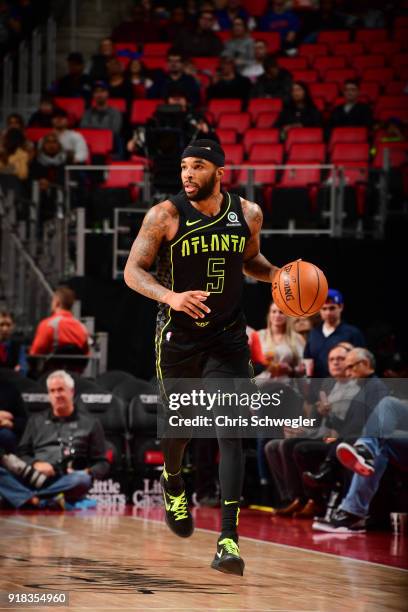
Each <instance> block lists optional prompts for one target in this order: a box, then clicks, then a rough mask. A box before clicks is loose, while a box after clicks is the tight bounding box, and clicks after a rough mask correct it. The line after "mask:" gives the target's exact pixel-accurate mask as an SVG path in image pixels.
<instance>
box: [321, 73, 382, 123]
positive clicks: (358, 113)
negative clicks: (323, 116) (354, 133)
mask: <svg viewBox="0 0 408 612" xmlns="http://www.w3.org/2000/svg"><path fill="white" fill-rule="evenodd" d="M343 96H344V100H345V102H344V104H340V105H339V106H336V108H335V109H334V110H333V112H332V114H331V116H330V119H329V127H330V128H335V127H349V126H350V127H352V126H361V127H367V128H371V126H372V124H373V115H372V112H371V108H370V106H369V105H368V104H366V103H365V102H359V101H358V99H359V97H360V87H359V83H358V81H355V80H353V79H349V80H347V81H346V82H345V83H344V88H343Z"/></svg>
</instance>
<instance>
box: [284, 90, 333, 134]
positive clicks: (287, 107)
mask: <svg viewBox="0 0 408 612" xmlns="http://www.w3.org/2000/svg"><path fill="white" fill-rule="evenodd" d="M321 125H322V116H321V114H320V112H319V111H318V109H317V108H316V106H315V104H314V102H313V100H312V97H311V95H310V92H309V88H308V86H307V85H306V83H303V82H302V81H296V82H294V83H292V92H291V97H290V99H289V101H288V102H286V103H285V104H284V106H283V109H282V111H281V112H280V114H279V117H278V119H277V121H276V123H275V127H277V128H280V129H281V130H282V137H283V138H284V139H285V138H286V137H287V135H288V131H289V130H290V129H292V128H295V127H318V126H321Z"/></svg>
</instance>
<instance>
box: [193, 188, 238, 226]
mask: <svg viewBox="0 0 408 612" xmlns="http://www.w3.org/2000/svg"><path fill="white" fill-rule="evenodd" d="M221 194H222V196H223V197H222V202H221V206H220V210H219V212H218V213H217V214H216V215H214V216H213V217H211V216H210V215H206V214H204V213H203V212H201V211H200V210H198V208H195V206H193V205H192V204H191V202H190V200H189V199H188V197H187V195H186V201H187V205H188V207H189V209H190V210H191V211H192V212H196V213H197V214H198V215H199V216H200V217H201V218H203V219H206V220H208V221H215V220H217V219H218V217H221V216H222V215H223V214H224V213H225V210H226V208H227V206H228V205H229V202H230V194H229V193H228V191H222V192H221Z"/></svg>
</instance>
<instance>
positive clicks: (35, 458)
mask: <svg viewBox="0 0 408 612" xmlns="http://www.w3.org/2000/svg"><path fill="white" fill-rule="evenodd" d="M47 388H48V397H49V401H50V404H51V409H50V410H49V411H42V412H39V413H36V414H33V415H32V416H31V417H30V418H29V420H28V423H27V426H26V429H25V431H24V434H23V437H22V439H21V442H20V445H19V456H20V458H21V459H22V460H23V461H26V462H27V463H29V464H31V465H32V466H33V468H35V469H36V470H37V471H39V472H41V473H42V474H45V476H47V480H46V481H45V483H44V485H43V486H42V487H41V488H40V489H35V488H34V487H32V486H30V485H27V484H22V483H21V482H20V480H17V478H15V477H14V476H13V475H12V474H11V473H10V472H8V471H7V470H6V469H4V468H0V495H1V496H2V497H3V498H4V499H5V500H7V502H8V503H9V504H10V505H11V506H13V507H14V508H20V507H22V506H24V505H27V504H28V505H30V506H34V507H36V508H44V507H45V508H46V507H50V508H54V509H60V510H63V509H64V507H65V502H67V503H76V502H77V501H79V500H81V499H82V498H83V497H84V496H85V495H86V494H87V492H88V491H89V489H90V488H91V485H92V480H93V478H104V477H105V476H106V474H107V473H108V471H109V464H108V461H107V459H106V457H105V452H106V442H105V436H104V433H103V429H102V426H101V424H100V422H99V421H98V420H97V419H95V417H93V416H92V415H91V414H89V413H88V412H85V411H82V410H80V409H78V407H76V406H75V404H74V380H73V378H72V377H71V376H70V375H69V374H68V373H67V372H65V371H63V370H57V371H55V372H53V373H52V374H50V375H49V376H48V378H47Z"/></svg>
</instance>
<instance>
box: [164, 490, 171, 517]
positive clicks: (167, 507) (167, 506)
mask: <svg viewBox="0 0 408 612" xmlns="http://www.w3.org/2000/svg"><path fill="white" fill-rule="evenodd" d="M163 500H164V505H165V507H166V511H167V512H168V511H169V510H170V508H171V504H168V503H167V500H166V494H165V493H164V491H163Z"/></svg>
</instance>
